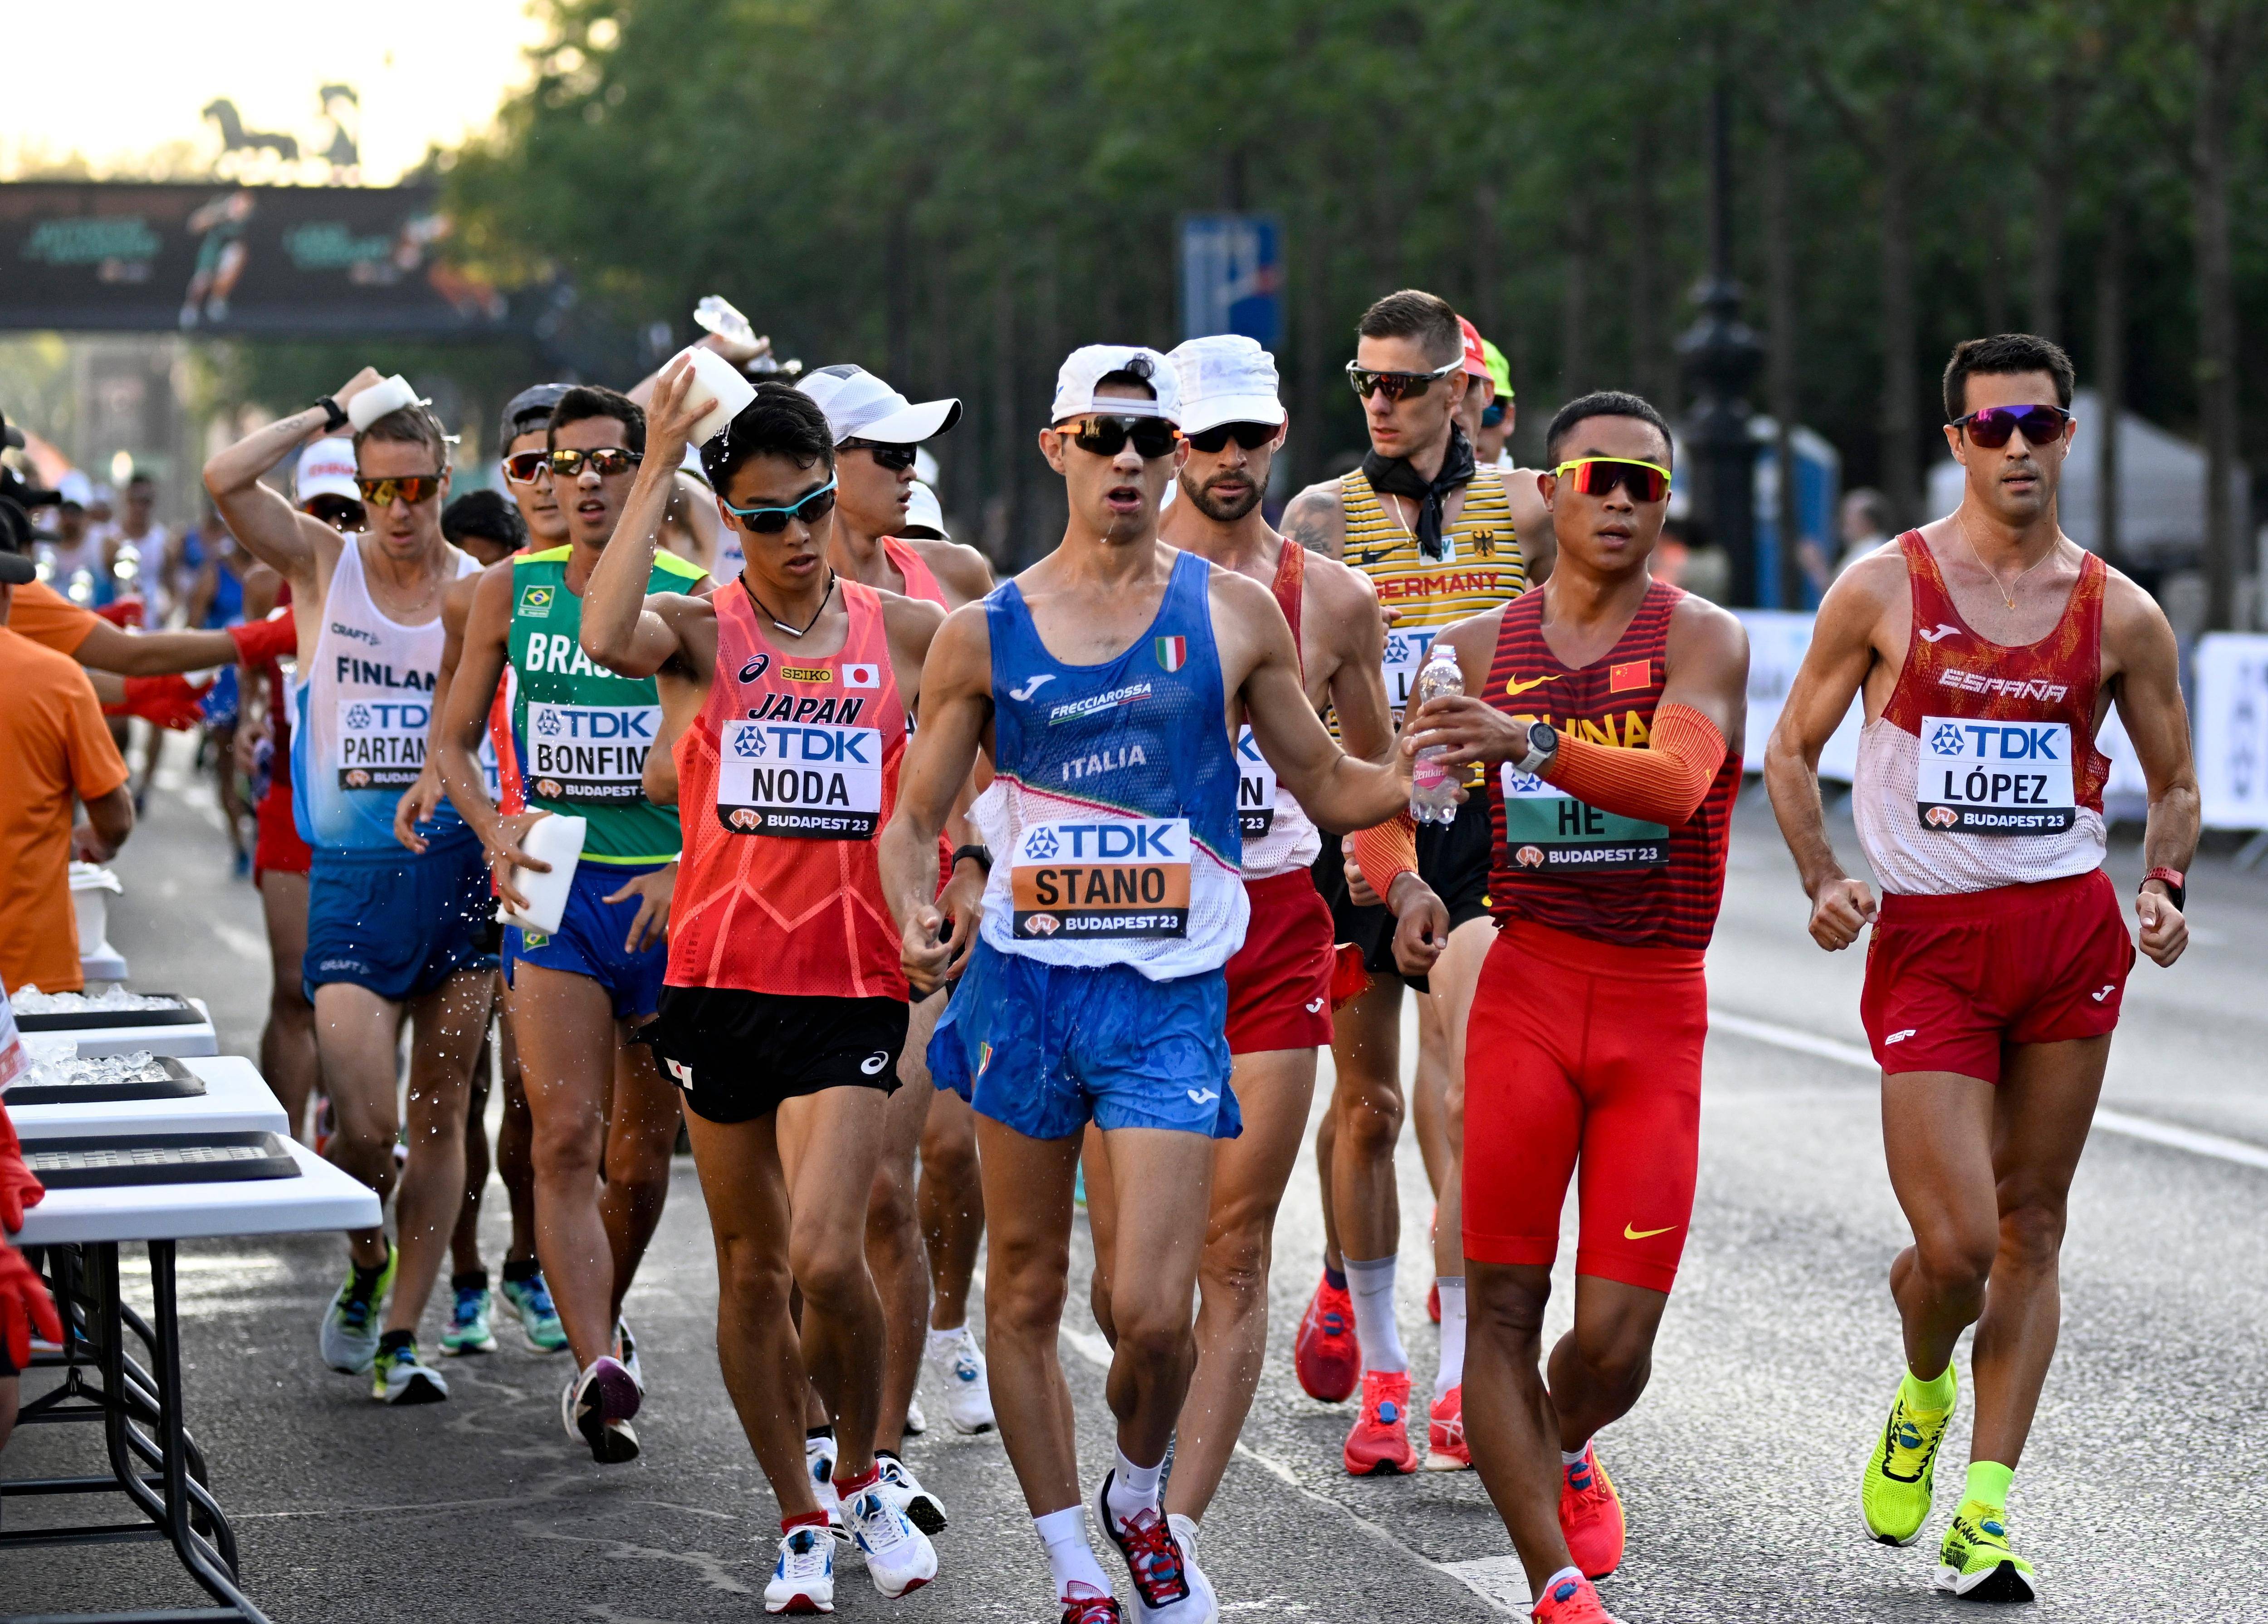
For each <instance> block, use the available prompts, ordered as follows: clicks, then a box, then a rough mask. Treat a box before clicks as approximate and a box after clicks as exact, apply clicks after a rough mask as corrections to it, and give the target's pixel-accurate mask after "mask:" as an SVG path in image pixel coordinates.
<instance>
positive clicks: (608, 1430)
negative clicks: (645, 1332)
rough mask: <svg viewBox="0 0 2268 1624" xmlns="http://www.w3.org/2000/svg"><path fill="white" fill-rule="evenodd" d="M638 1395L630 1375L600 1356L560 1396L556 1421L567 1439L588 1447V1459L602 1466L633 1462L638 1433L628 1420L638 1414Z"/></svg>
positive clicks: (573, 1379)
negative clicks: (562, 1425)
mask: <svg viewBox="0 0 2268 1624" xmlns="http://www.w3.org/2000/svg"><path fill="white" fill-rule="evenodd" d="M639 1397H640V1395H639V1392H638V1389H637V1384H635V1383H633V1382H632V1381H631V1380H630V1372H629V1371H628V1370H626V1369H623V1368H622V1366H621V1364H619V1363H617V1362H615V1360H613V1359H609V1358H605V1357H600V1358H597V1359H593V1361H591V1368H590V1369H587V1370H585V1371H584V1372H583V1373H582V1374H581V1375H579V1376H577V1377H573V1378H572V1379H571V1380H570V1381H569V1382H568V1384H567V1391H565V1392H563V1394H561V1395H560V1399H559V1418H560V1420H561V1421H563V1422H565V1423H566V1427H567V1436H569V1437H571V1438H574V1439H576V1440H578V1441H579V1442H581V1443H586V1444H588V1445H590V1449H591V1458H592V1459H593V1460H595V1461H597V1462H598V1463H599V1464H600V1465H602V1466H611V1465H621V1464H622V1462H624V1461H626V1460H636V1459H637V1454H638V1441H637V1433H635V1432H633V1431H631V1430H630V1417H631V1416H633V1415H635V1414H637V1412H638V1399H639Z"/></svg>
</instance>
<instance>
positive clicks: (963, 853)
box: [952, 845, 992, 875]
mask: <svg viewBox="0 0 2268 1624" xmlns="http://www.w3.org/2000/svg"><path fill="white" fill-rule="evenodd" d="M964 857H966V858H968V859H969V860H972V861H974V862H975V863H976V866H977V867H980V868H982V869H983V870H984V872H985V873H986V874H988V875H989V874H990V873H991V872H992V852H991V848H990V847H989V846H982V845H957V846H955V847H954V848H953V864H952V866H953V867H955V868H958V867H961V859H962V858H964Z"/></svg>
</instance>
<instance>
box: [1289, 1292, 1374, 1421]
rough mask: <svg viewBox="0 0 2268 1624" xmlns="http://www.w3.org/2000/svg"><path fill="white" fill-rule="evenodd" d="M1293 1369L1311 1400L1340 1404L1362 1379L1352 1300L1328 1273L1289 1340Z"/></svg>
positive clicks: (1360, 1351)
mask: <svg viewBox="0 0 2268 1624" xmlns="http://www.w3.org/2000/svg"><path fill="white" fill-rule="evenodd" d="M1292 1369H1294V1370H1296V1371H1297V1372H1298V1373H1299V1377H1300V1387H1301V1389H1302V1390H1303V1391H1306V1393H1307V1397H1309V1398H1310V1399H1321V1400H1322V1402H1324V1403H1325V1404H1343V1403H1344V1402H1345V1401H1346V1400H1347V1399H1350V1398H1351V1397H1353V1396H1354V1390H1355V1389H1356V1387H1357V1386H1359V1384H1361V1381H1362V1344H1361V1343H1360V1342H1359V1341H1358V1340H1356V1338H1355V1333H1354V1299H1353V1298H1352V1297H1351V1296H1348V1295H1347V1289H1346V1288H1345V1287H1344V1286H1334V1285H1332V1284H1331V1277H1330V1276H1329V1275H1328V1274H1326V1275H1324V1276H1323V1278H1322V1280H1321V1281H1318V1282H1317V1284H1316V1286H1315V1295H1314V1296H1313V1297H1311V1298H1309V1299H1308V1300H1307V1312H1306V1313H1305V1314H1303V1315H1301V1316H1300V1332H1299V1335H1298V1336H1297V1337H1295V1338H1293V1340H1292Z"/></svg>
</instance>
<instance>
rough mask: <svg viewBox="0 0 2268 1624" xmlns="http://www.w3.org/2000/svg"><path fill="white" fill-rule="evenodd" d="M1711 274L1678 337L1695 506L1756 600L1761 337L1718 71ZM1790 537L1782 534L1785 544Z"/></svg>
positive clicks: (1738, 595) (1739, 594)
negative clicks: (1737, 268)
mask: <svg viewBox="0 0 2268 1624" xmlns="http://www.w3.org/2000/svg"><path fill="white" fill-rule="evenodd" d="M1709 124H1710V129H1709V274H1708V275H1707V276H1706V277H1704V278H1703V279H1702V281H1701V283H1700V284H1699V285H1698V286H1697V287H1696V288H1695V289H1694V290H1693V302H1694V303H1695V305H1697V306H1699V308H1700V312H1701V314H1700V315H1699V317H1698V318H1697V320H1696V321H1694V323H1693V325H1692V326H1691V327H1690V328H1686V330H1685V332H1684V333H1683V335H1682V336H1680V337H1679V338H1678V341H1677V354H1678V358H1679V359H1680V361H1681V362H1682V363H1683V367H1684V370H1685V376H1686V380H1687V382H1688V383H1689V384H1690V387H1691V389H1692V392H1693V407H1692V410H1690V412H1689V413H1688V414H1687V416H1686V419H1685V430H1686V443H1687V445H1688V446H1689V447H1690V450H1691V454H1692V456H1693V476H1694V477H1693V486H1692V490H1693V508H1694V512H1695V513H1697V514H1698V515H1699V516H1700V518H1701V520H1703V522H1704V523H1705V524H1706V525H1707V527H1708V533H1709V539H1710V540H1711V541H1712V542H1713V543H1715V544H1716V545H1718V546H1719V547H1721V548H1723V549H1724V550H1725V557H1726V560H1727V563H1729V564H1730V565H1732V598H1733V602H1734V603H1735V604H1738V605H1741V606H1743V607H1747V606H1750V605H1753V604H1754V603H1755V602H1756V495H1755V492H1756V442H1755V441H1754V440H1753V439H1750V438H1749V400H1748V392H1749V385H1750V384H1752V383H1754V382H1755V381H1756V373H1757V370H1758V369H1759V368H1760V367H1761V366H1762V365H1763V364H1764V345H1763V344H1762V343H1760V342H1759V341H1758V340H1757V338H1756V332H1755V330H1754V329H1753V328H1750V327H1749V325H1748V323H1746V322H1745V321H1742V320H1741V284H1739V283H1737V282H1735V281H1734V279H1733V108H1732V90H1731V85H1729V83H1728V82H1727V78H1726V76H1725V75H1724V74H1723V73H1722V72H1719V75H1718V78H1717V83H1716V85H1715V87H1714V88H1713V89H1712V91H1711V92H1710V96H1709ZM1786 544H1788V543H1786V542H1785V541H1784V542H1783V545H1786Z"/></svg>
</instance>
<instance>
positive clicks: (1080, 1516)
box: [1032, 1506, 1110, 1596]
mask: <svg viewBox="0 0 2268 1624" xmlns="http://www.w3.org/2000/svg"><path fill="white" fill-rule="evenodd" d="M1032 1526H1033V1527H1034V1528H1035V1529H1037V1530H1038V1531H1039V1535H1040V1543H1041V1544H1042V1545H1044V1546H1047V1547H1048V1569H1049V1572H1051V1573H1053V1574H1054V1575H1055V1579H1056V1594H1057V1595H1058V1596H1061V1595H1064V1593H1065V1592H1066V1591H1067V1590H1068V1589H1069V1587H1070V1586H1071V1585H1074V1584H1084V1585H1086V1586H1087V1587H1089V1588H1090V1589H1092V1590H1093V1591H1094V1592H1095V1594H1097V1595H1098V1596H1108V1595H1109V1594H1110V1581H1109V1580H1108V1578H1106V1577H1104V1576H1103V1572H1102V1564H1101V1562H1098V1561H1095V1560H1094V1546H1091V1545H1089V1544H1088V1543H1087V1542H1086V1507H1084V1506H1065V1507H1064V1509H1063V1510H1060V1511H1050V1512H1049V1513H1048V1514H1047V1515H1046V1516H1045V1517H1034V1518H1033V1519H1032Z"/></svg>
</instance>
